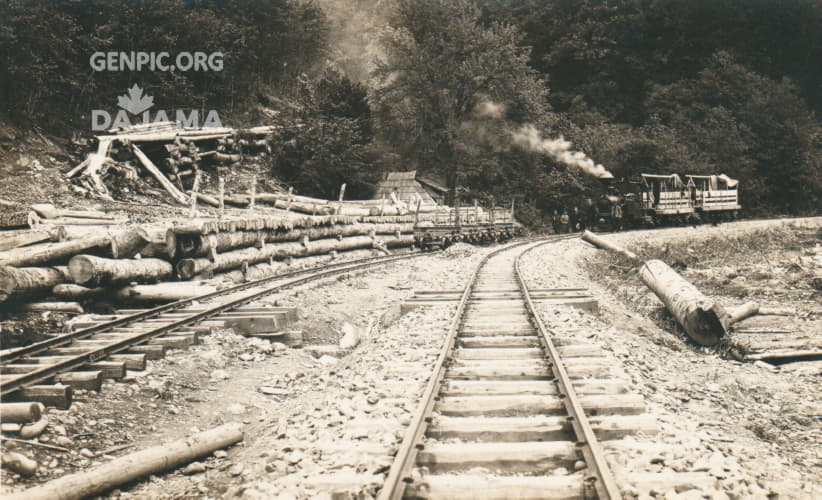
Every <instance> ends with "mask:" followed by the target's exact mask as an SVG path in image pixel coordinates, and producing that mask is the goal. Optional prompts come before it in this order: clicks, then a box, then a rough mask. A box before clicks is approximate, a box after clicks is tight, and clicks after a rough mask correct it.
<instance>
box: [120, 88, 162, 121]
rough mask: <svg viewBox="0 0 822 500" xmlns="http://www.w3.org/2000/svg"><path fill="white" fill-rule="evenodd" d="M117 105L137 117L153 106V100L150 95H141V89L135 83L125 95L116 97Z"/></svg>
mask: <svg viewBox="0 0 822 500" xmlns="http://www.w3.org/2000/svg"><path fill="white" fill-rule="evenodd" d="M117 105H118V106H120V107H121V108H123V109H125V110H126V111H128V112H129V113H131V114H132V115H139V114H140V113H142V112H143V111H145V110H147V109H148V108H150V107H152V106H154V98H153V97H151V96H150V95H143V89H141V88H140V87H139V86H138V85H137V84H136V83H135V84H134V85H133V86H132V87H131V88H130V89H128V94H127V95H121V96H117Z"/></svg>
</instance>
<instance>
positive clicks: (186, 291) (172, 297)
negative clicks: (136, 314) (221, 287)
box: [112, 283, 217, 302]
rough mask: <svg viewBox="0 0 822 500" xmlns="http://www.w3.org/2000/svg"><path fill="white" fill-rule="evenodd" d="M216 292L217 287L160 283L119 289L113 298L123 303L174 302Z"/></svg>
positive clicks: (197, 284)
mask: <svg viewBox="0 0 822 500" xmlns="http://www.w3.org/2000/svg"><path fill="white" fill-rule="evenodd" d="M216 290H217V288H216V287H213V286H210V285H202V284H199V283H158V284H156V285H129V286H125V287H122V288H118V289H117V290H115V291H114V293H113V294H112V297H113V298H114V299H116V300H118V301H121V302H174V301H177V300H183V299H189V298H191V297H196V296H198V295H205V294H207V293H212V292H214V291H216Z"/></svg>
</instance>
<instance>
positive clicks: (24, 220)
mask: <svg viewBox="0 0 822 500" xmlns="http://www.w3.org/2000/svg"><path fill="white" fill-rule="evenodd" d="M39 223H40V217H38V216H37V214H36V213H35V212H33V211H32V210H14V211H5V210H4V211H3V212H2V213H0V229H14V228H16V227H31V228H33V227H35V226H37V224H39Z"/></svg>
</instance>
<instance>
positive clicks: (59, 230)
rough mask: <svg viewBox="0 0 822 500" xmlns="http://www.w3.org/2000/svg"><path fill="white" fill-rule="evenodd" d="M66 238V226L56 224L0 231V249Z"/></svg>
mask: <svg viewBox="0 0 822 500" xmlns="http://www.w3.org/2000/svg"><path fill="white" fill-rule="evenodd" d="M65 239H66V228H64V227H63V226H57V227H54V228H48V229H44V228H43V226H40V228H39V229H24V230H18V231H4V232H2V233H0V251H3V250H11V249H13V248H18V247H24V246H28V245H33V244H35V243H41V242H44V241H63V240H65Z"/></svg>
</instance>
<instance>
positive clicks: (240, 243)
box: [177, 223, 414, 257]
mask: <svg viewBox="0 0 822 500" xmlns="http://www.w3.org/2000/svg"><path fill="white" fill-rule="evenodd" d="M398 231H399V232H400V234H403V233H407V234H411V233H413V231H414V226H413V224H407V223H406V224H337V225H331V226H321V227H312V228H299V229H292V230H291V231H285V232H282V231H262V232H251V231H236V232H230V233H217V234H213V235H207V236H196V237H194V238H192V239H189V240H185V243H183V242H181V243H180V244H179V246H178V247H177V254H178V255H180V256H182V257H210V256H211V255H212V252H225V251H226V250H232V249H236V248H246V247H251V246H257V247H260V246H261V245H260V242H261V241H262V240H264V241H265V242H267V243H273V242H287V241H298V240H301V239H303V238H304V237H306V236H307V237H308V239H309V240H318V239H322V238H330V237H335V236H357V235H367V234H371V233H374V234H396V233H397V232H398Z"/></svg>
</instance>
